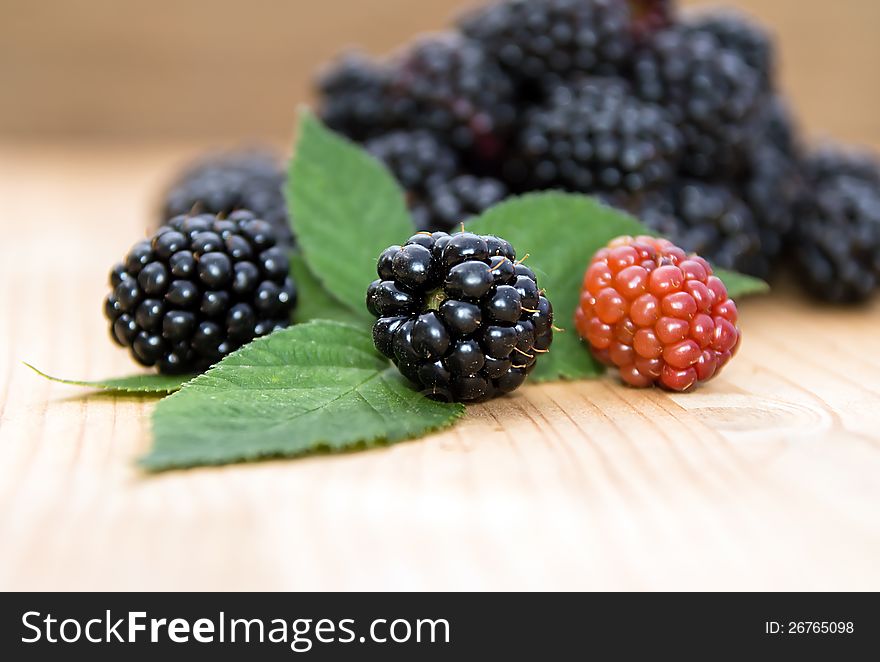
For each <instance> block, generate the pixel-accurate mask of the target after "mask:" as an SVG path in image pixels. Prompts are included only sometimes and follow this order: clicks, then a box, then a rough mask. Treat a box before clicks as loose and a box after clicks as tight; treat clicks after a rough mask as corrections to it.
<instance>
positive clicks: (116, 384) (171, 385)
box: [25, 363, 193, 395]
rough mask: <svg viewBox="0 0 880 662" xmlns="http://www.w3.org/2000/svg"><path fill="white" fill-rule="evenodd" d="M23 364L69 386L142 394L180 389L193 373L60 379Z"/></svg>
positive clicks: (47, 377) (164, 392)
mask: <svg viewBox="0 0 880 662" xmlns="http://www.w3.org/2000/svg"><path fill="white" fill-rule="evenodd" d="M25 365H26V366H27V367H28V368H30V369H31V370H33V371H34V372H35V373H37V374H38V375H40V376H41V377H45V378H46V379H50V380H52V381H53V382H58V383H59V384H68V385H69V386H86V387H88V388H96V389H101V390H103V391H107V392H110V393H114V392H116V393H141V394H144V395H167V394H168V393H173V392H174V391H177V390H179V389H180V387H181V386H183V385H184V384H185V383H186V382H188V381H189V380H190V379H192V378H193V375H159V374H153V375H131V376H130V377H116V378H113V379H99V380H97V381H82V380H78V379H61V378H59V377H53V376H52V375H47V374H46V373H45V372H43V371H42V370H38V369H37V368H35V367H34V366H32V365H31V364H30V363H25Z"/></svg>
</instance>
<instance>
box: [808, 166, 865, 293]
mask: <svg viewBox="0 0 880 662" xmlns="http://www.w3.org/2000/svg"><path fill="white" fill-rule="evenodd" d="M835 164H836V169H832V166H834V165H835ZM805 171H806V173H807V184H808V190H807V192H806V193H805V195H804V197H803V199H802V200H801V203H800V205H799V207H798V215H797V223H796V225H795V228H794V232H793V236H792V249H793V251H792V252H793V254H794V260H795V265H796V267H797V273H798V274H799V276H800V277H801V278H802V279H803V283H804V285H805V286H806V287H807V288H808V290H809V291H810V292H811V294H813V295H814V296H816V297H818V298H820V299H824V300H826V301H832V302H836V303H854V302H858V301H863V300H865V299H867V298H868V297H869V296H871V295H872V294H873V293H874V292H875V291H876V290H877V286H878V281H880V181H878V179H880V175H878V173H880V164H878V163H877V162H876V161H875V162H874V163H873V164H872V162H871V160H870V159H869V157H867V156H866V155H863V154H857V153H853V154H852V155H851V156H850V155H848V154H847V153H846V152H843V151H839V150H833V149H832V150H827V149H826V150H823V151H822V152H821V153H818V154H816V155H815V156H814V157H812V158H810V159H809V160H808V161H807V163H806V167H805Z"/></svg>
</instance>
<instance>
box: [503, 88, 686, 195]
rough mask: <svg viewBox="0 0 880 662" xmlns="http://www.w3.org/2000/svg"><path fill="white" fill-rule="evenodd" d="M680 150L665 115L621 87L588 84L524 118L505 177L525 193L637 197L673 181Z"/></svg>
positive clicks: (564, 90) (561, 94)
mask: <svg viewBox="0 0 880 662" xmlns="http://www.w3.org/2000/svg"><path fill="white" fill-rule="evenodd" d="M681 144H682V139H681V136H680V134H679V132H678V130H677V129H676V127H675V125H674V124H673V123H672V121H671V119H670V118H669V116H668V115H667V114H666V113H665V111H664V110H663V109H662V108H660V107H659V106H656V105H655V104H652V103H646V102H644V101H641V100H639V99H638V98H637V97H635V96H633V95H632V94H631V93H630V92H629V90H628V88H627V87H626V85H625V83H623V82H622V81H619V80H616V79H588V80H586V81H583V82H581V83H578V84H576V85H575V86H573V87H565V86H562V87H559V88H557V90H556V92H555V93H554V94H553V97H552V99H551V100H550V102H549V103H548V104H547V105H545V106H542V107H539V108H536V109H534V110H532V111H531V112H530V113H529V114H528V115H527V117H526V120H525V125H524V127H523V129H522V131H521V133H520V136H519V141H518V154H519V159H518V160H517V159H514V160H513V161H512V162H511V164H509V165H508V173H507V176H508V177H509V178H510V179H511V181H517V180H519V179H522V180H524V183H525V186H526V188H539V189H540V188H548V187H554V186H559V187H562V188H566V189H569V190H573V191H581V192H590V191H596V190H599V191H601V190H625V191H628V192H639V191H643V190H646V189H651V188H656V187H658V186H662V185H663V184H665V183H667V182H668V181H669V180H670V179H671V178H672V177H673V175H674V174H675V171H676V165H677V162H678V159H679V156H680V153H681Z"/></svg>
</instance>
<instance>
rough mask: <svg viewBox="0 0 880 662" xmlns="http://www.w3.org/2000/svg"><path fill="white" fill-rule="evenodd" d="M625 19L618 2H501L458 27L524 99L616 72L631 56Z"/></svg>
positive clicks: (624, 10) (627, 12) (626, 11)
mask: <svg viewBox="0 0 880 662" xmlns="http://www.w3.org/2000/svg"><path fill="white" fill-rule="evenodd" d="M630 18H631V17H630V10H629V6H628V4H627V3H626V2H621V1H620V0H506V1H502V2H495V3H493V4H491V5H489V6H488V7H484V8H481V9H478V10H476V11H475V12H473V13H471V14H469V15H466V16H464V17H463V18H462V20H461V21H460V23H459V27H460V29H461V30H462V32H463V33H464V34H465V35H467V36H468V37H470V38H472V39H474V40H475V41H478V42H480V43H481V44H482V45H483V47H484V48H485V49H486V51H487V52H489V53H492V54H493V55H494V56H495V57H496V58H497V59H498V61H499V63H500V64H501V66H502V67H503V68H504V70H505V71H506V72H507V73H508V74H509V75H510V76H511V77H512V78H513V79H514V80H515V81H516V82H517V83H518V84H519V87H520V89H521V91H523V92H524V93H525V94H526V96H529V94H530V93H532V92H534V91H536V90H539V89H540V88H542V87H545V86H546V85H548V84H551V83H555V82H559V81H564V80H571V79H572V78H576V77H579V76H583V75H596V74H602V75H604V74H613V73H615V72H617V71H618V70H621V69H622V68H623V66H624V64H625V62H626V61H627V58H628V57H629V55H630V54H631V50H632V41H633V39H632V30H631V27H632V26H631V22H630Z"/></svg>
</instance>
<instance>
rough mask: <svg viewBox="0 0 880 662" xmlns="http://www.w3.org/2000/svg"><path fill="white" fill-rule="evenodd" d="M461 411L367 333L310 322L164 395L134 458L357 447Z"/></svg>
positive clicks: (186, 462)
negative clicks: (142, 453)
mask: <svg viewBox="0 0 880 662" xmlns="http://www.w3.org/2000/svg"><path fill="white" fill-rule="evenodd" d="M463 413H464V407H463V406H462V405H460V404H449V403H443V402H435V401H433V400H429V399H427V398H425V397H424V396H423V395H421V394H420V393H419V392H417V391H415V390H413V389H412V388H410V387H409V386H408V385H407V384H406V383H405V382H404V380H403V378H402V377H401V376H400V374H399V373H398V371H397V369H396V368H394V367H393V366H392V365H391V364H390V363H389V362H388V360H387V359H385V358H384V357H382V356H381V355H380V354H378V353H377V352H376V350H375V349H374V347H373V341H372V338H371V337H370V333H369V331H367V330H362V329H359V328H355V327H352V326H349V325H346V324H340V323H338V322H328V321H316V322H309V323H307V324H299V325H296V326H293V327H290V328H288V329H284V330H282V331H276V332H275V333H272V334H270V335H268V336H266V337H263V338H259V339H257V340H255V341H254V342H252V343H250V344H249V345H247V346H245V347H242V348H241V349H240V350H238V351H236V352H234V353H233V354H230V355H229V356H227V357H226V358H224V359H223V360H222V361H221V362H220V363H219V364H217V365H216V366H214V367H213V368H211V369H210V370H208V372H206V373H205V374H203V375H200V376H199V377H197V378H196V379H194V380H193V381H192V382H190V383H189V384H187V385H186V386H185V387H184V388H183V389H182V390H181V391H179V392H178V393H175V394H174V395H172V396H171V397H169V398H166V399H164V400H162V401H161V402H160V403H159V404H158V405H157V407H156V410H155V412H154V415H153V431H154V435H155V439H154V445H153V448H152V450H151V451H150V453H149V454H148V455H147V456H146V457H144V458H142V460H141V463H142V464H143V466H144V467H146V468H147V469H150V470H154V471H156V470H163V469H172V468H181V467H192V466H197V465H215V464H226V463H230V462H237V461H241V460H257V459H262V458H268V457H281V456H288V457H292V456H298V455H304V454H308V453H314V452H322V451H323V452H326V451H342V450H349V449H354V448H363V447H369V446H374V445H376V444H380V443H392V442H396V441H402V440H405V439H411V438H413V437H417V436H419V435H422V434H425V433H427V432H429V431H431V430H436V429H438V428H441V427H444V426H447V425H450V424H451V423H452V422H453V421H454V420H455V419H456V418H458V417H459V416H461V415H462V414H463Z"/></svg>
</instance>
